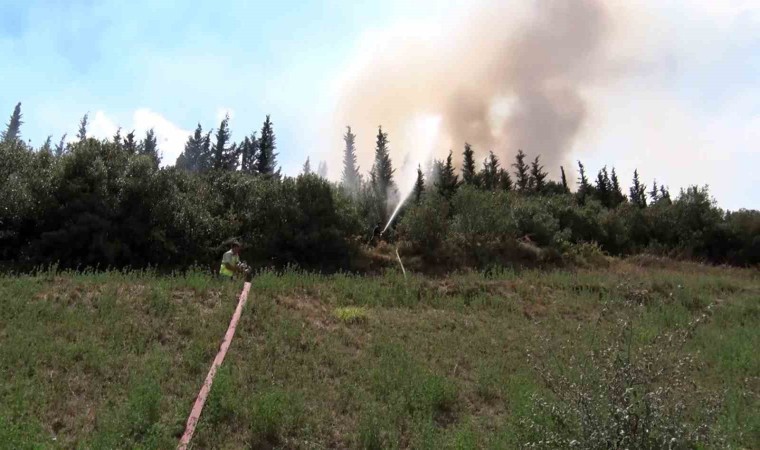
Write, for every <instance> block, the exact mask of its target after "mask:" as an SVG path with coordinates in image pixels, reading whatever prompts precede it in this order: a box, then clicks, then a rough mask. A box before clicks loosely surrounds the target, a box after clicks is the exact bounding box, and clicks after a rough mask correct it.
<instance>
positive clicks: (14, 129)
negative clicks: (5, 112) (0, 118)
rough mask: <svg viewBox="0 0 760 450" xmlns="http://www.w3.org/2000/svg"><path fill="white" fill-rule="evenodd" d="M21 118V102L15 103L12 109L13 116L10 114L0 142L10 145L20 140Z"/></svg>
mask: <svg viewBox="0 0 760 450" xmlns="http://www.w3.org/2000/svg"><path fill="white" fill-rule="evenodd" d="M22 117H23V116H22V114H21V102H19V103H16V107H15V108H13V114H11V118H10V120H9V121H8V125H7V126H6V128H5V131H4V132H3V135H2V139H0V140H1V141H2V142H6V143H10V142H15V141H20V140H21V125H23V123H24V122H23V121H22V120H21V118H22Z"/></svg>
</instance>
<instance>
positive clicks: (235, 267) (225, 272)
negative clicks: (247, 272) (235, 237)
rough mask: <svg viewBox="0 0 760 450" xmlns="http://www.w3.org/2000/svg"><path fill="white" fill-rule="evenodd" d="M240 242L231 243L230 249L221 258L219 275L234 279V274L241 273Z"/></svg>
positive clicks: (242, 270)
mask: <svg viewBox="0 0 760 450" xmlns="http://www.w3.org/2000/svg"><path fill="white" fill-rule="evenodd" d="M240 248H241V245H240V242H238V241H232V242H231V243H230V249H229V250H228V251H226V252H225V253H224V255H223V256H222V265H221V267H220V268H219V275H221V276H223V277H228V278H230V279H232V278H235V274H236V273H243V272H244V269H243V267H242V266H241V264H240Z"/></svg>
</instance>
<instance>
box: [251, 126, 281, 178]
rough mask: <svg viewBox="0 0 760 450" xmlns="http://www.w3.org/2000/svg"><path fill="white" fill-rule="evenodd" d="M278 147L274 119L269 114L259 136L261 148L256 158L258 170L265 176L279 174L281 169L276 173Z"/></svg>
mask: <svg viewBox="0 0 760 450" xmlns="http://www.w3.org/2000/svg"><path fill="white" fill-rule="evenodd" d="M276 149H277V143H276V138H275V135H274V129H273V124H272V121H271V119H270V117H269V115H267V118H266V120H265V121H264V125H262V127H261V137H260V138H259V148H258V155H257V160H256V170H257V172H258V173H260V174H262V175H265V176H275V177H277V176H278V175H279V171H278V172H276V173H275V167H276V166H277V153H275V152H274V151H275V150H276Z"/></svg>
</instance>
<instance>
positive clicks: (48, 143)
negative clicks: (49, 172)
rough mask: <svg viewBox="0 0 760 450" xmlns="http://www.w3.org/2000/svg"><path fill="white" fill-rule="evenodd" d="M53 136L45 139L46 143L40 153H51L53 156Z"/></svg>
mask: <svg viewBox="0 0 760 450" xmlns="http://www.w3.org/2000/svg"><path fill="white" fill-rule="evenodd" d="M52 139H53V136H52V135H48V137H47V139H45V143H44V144H42V147H40V152H44V153H50V154H51V155H52V154H53V145H52Z"/></svg>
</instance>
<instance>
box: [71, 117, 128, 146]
mask: <svg viewBox="0 0 760 450" xmlns="http://www.w3.org/2000/svg"><path fill="white" fill-rule="evenodd" d="M88 119H89V122H90V123H89V124H88V126H87V135H88V136H91V137H95V138H98V139H107V138H110V137H112V136H113V135H114V134H116V131H117V130H118V129H119V127H118V125H116V123H114V121H113V120H111V119H110V118H109V117H108V116H106V114H105V113H104V112H103V111H96V112H95V114H94V115H93V116H92V118H89V117H88ZM72 137H73V136H72Z"/></svg>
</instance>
